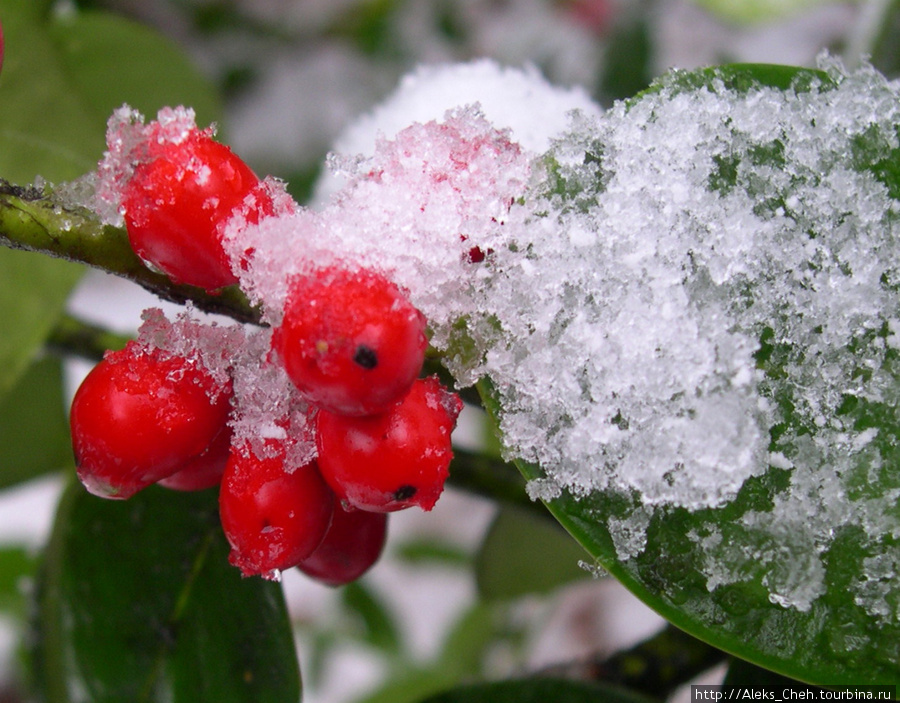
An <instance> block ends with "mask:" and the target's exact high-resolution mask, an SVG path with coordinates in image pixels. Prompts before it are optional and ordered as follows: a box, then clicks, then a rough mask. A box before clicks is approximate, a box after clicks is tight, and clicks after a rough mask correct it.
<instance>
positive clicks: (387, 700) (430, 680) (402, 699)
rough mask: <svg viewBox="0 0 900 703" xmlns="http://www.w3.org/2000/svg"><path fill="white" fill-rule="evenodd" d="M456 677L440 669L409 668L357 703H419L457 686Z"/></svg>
mask: <svg viewBox="0 0 900 703" xmlns="http://www.w3.org/2000/svg"><path fill="white" fill-rule="evenodd" d="M456 681H457V679H456V676H455V674H452V673H450V672H447V671H445V670H444V669H441V668H439V667H435V668H430V667H426V668H421V669H416V668H409V669H406V670H405V671H404V672H403V674H402V675H401V676H399V677H397V678H394V679H391V680H390V681H388V682H387V683H385V684H384V685H383V686H381V687H380V688H378V689H377V690H375V691H374V692H372V693H370V694H367V695H366V696H363V697H362V698H360V699H359V700H358V701H357V703H417V702H418V701H421V700H422V699H423V698H424V697H425V696H430V695H432V694H434V693H436V692H437V691H442V690H444V689H446V688H448V687H450V686H453V685H455V684H456Z"/></svg>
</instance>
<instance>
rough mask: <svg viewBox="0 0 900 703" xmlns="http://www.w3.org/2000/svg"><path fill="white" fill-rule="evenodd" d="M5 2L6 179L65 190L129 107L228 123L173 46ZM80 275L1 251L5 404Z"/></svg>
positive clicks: (1, 112)
mask: <svg viewBox="0 0 900 703" xmlns="http://www.w3.org/2000/svg"><path fill="white" fill-rule="evenodd" d="M52 5H54V3H46V2H34V0H0V17H2V19H3V31H4V39H5V57H4V65H3V72H2V74H0V178H2V179H5V180H7V181H9V182H13V183H19V184H26V183H31V182H32V181H33V180H34V179H35V178H36V177H38V176H40V177H43V178H44V179H45V180H47V181H50V182H55V183H58V182H61V181H65V180H70V179H73V178H76V177H78V176H81V175H82V174H84V173H86V172H88V171H91V170H92V169H94V168H95V167H96V164H97V161H98V159H99V158H100V157H101V156H102V154H103V149H104V146H105V144H104V135H105V131H106V120H107V118H108V117H109V115H110V113H111V111H112V110H113V108H115V107H117V106H119V105H121V104H122V103H125V102H128V103H130V104H132V105H133V106H134V107H136V108H138V109H140V110H143V111H145V112H146V113H149V114H155V112H156V110H158V109H159V108H160V107H163V106H165V105H175V104H186V105H193V106H195V108H196V109H197V111H198V120H199V121H200V122H202V123H205V122H209V121H213V120H216V119H217V118H218V117H219V115H220V114H221V110H220V105H219V101H218V98H217V96H216V93H215V91H214V90H213V88H212V86H211V85H210V84H209V82H208V81H206V80H205V79H204V78H203V77H202V76H201V75H200V74H199V73H198V71H197V70H196V69H194V68H193V67H192V66H191V64H190V62H189V61H188V59H187V57H186V56H185V55H184V54H183V52H181V51H179V50H178V49H177V48H176V47H175V46H173V45H172V44H171V43H170V42H169V41H167V40H165V39H163V38H161V37H159V36H157V35H155V34H153V33H152V32H151V31H150V30H148V29H146V28H143V27H140V26H138V25H136V24H134V23H133V22H130V21H128V20H125V19H122V18H120V17H116V16H113V15H108V14H104V13H100V12H82V11H78V10H74V9H72V10H70V11H67V12H56V11H54V10H53V9H52V7H51V6H52ZM80 272H81V269H80V268H79V267H77V266H73V265H72V264H67V263H64V262H60V261H55V260H49V259H45V258H42V257H38V256H34V255H29V254H24V253H20V252H10V251H7V250H2V251H0V332H2V334H0V396H2V395H3V393H5V392H6V391H8V390H9V388H10V387H11V386H12V384H13V382H14V381H15V379H16V378H17V376H18V375H19V374H20V373H22V372H23V371H24V369H25V368H26V366H27V365H28V362H29V360H30V359H31V358H32V356H33V355H34V353H35V351H36V350H37V349H38V348H39V347H40V345H41V344H42V342H43V340H44V339H45V338H46V336H47V333H48V332H49V330H50V328H51V327H52V326H53V324H54V323H55V321H56V320H57V318H58V316H59V314H60V311H61V310H62V308H63V306H64V304H65V301H66V300H67V298H68V296H69V293H70V291H71V289H72V287H73V286H74V285H75V283H76V282H77V280H78V278H79V275H80Z"/></svg>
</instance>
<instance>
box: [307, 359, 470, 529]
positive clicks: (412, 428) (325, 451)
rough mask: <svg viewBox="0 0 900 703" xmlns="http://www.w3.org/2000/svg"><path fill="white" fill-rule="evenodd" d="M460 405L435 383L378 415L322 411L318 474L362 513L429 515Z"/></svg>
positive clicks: (418, 385)
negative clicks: (409, 510) (409, 511)
mask: <svg viewBox="0 0 900 703" xmlns="http://www.w3.org/2000/svg"><path fill="white" fill-rule="evenodd" d="M461 410H462V401H461V400H460V399H459V396H457V395H456V394H455V393H451V392H450V391H448V390H446V389H445V388H444V387H443V386H442V385H441V384H440V382H439V381H438V380H437V378H434V377H431V378H425V379H420V380H417V381H416V382H415V383H414V384H413V386H412V388H411V389H410V391H409V393H408V394H407V395H406V396H405V397H404V398H403V400H402V401H401V402H400V403H398V404H396V405H395V406H393V407H392V408H391V409H390V410H388V411H387V412H385V413H382V414H379V415H369V416H365V417H350V416H346V415H338V414H335V413H330V412H324V411H323V412H319V414H318V417H317V422H316V446H317V448H318V451H319V459H318V461H319V469H320V471H321V472H322V476H324V478H325V480H326V481H327V482H328V484H329V485H330V486H331V487H332V489H333V490H334V492H335V493H336V494H337V495H338V496H339V497H340V498H341V499H342V500H343V501H345V502H346V503H347V504H348V505H350V506H353V507H355V508H359V509H360V510H369V511H373V512H392V511H395V510H401V509H403V508H408V507H410V506H413V505H417V506H419V507H420V508H422V509H423V510H431V508H432V507H434V504H435V503H436V502H437V499H438V498H439V497H440V495H441V491H443V488H444V481H445V480H446V478H447V475H448V467H449V465H450V459H451V458H452V456H453V451H452V449H451V444H450V434H451V432H452V431H453V428H454V427H455V425H456V418H457V417H458V415H459V413H460V411H461Z"/></svg>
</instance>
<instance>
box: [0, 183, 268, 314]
mask: <svg viewBox="0 0 900 703" xmlns="http://www.w3.org/2000/svg"><path fill="white" fill-rule="evenodd" d="M0 245H2V246H6V247H9V248H11V249H24V250H27V251H34V252H39V253H42V254H46V255H48V256H54V257H57V258H61V259H67V260H69V261H77V262H81V263H83V264H87V265H89V266H94V267H96V268H100V269H103V270H104V271H107V272H109V273H113V274H116V275H118V276H122V277H123V278H127V279H129V280H131V281H134V282H135V283H137V284H138V285H140V286H142V287H144V288H146V289H147V290H148V291H150V292H151V293H153V294H154V295H156V296H158V297H160V298H162V299H164V300H168V301H171V302H174V303H178V304H184V303H187V302H188V301H191V302H193V303H194V305H195V306H196V307H197V308H198V309H199V310H203V311H204V312H210V313H216V314H220V315H227V316H228V317H231V318H233V319H235V320H237V321H239V322H251V323H256V324H259V319H260V318H259V311H258V310H256V309H254V308H252V307H250V305H249V303H248V302H247V298H246V297H245V296H244V294H243V293H242V292H241V291H240V290H239V289H238V288H237V287H236V286H231V287H229V288H225V289H223V290H222V291H221V292H220V293H218V294H211V293H208V292H206V291H205V290H203V289H202V288H196V287H194V286H187V285H181V284H175V283H173V282H172V281H171V280H169V278H168V277H167V276H165V275H164V274H161V273H157V272H155V271H153V270H151V269H149V268H148V267H147V266H146V265H145V264H144V262H143V261H141V259H140V258H139V257H138V256H137V255H136V254H135V253H134V252H133V251H132V249H131V245H130V244H129V242H128V236H127V235H126V233H125V231H124V230H123V229H121V228H118V227H112V226H110V225H105V224H103V223H102V222H100V220H99V219H98V218H97V216H96V215H95V214H94V213H92V212H91V211H89V210H87V209H86V208H77V207H69V206H64V205H62V204H60V203H58V202H55V201H54V200H53V198H52V197H49V196H48V195H47V194H45V193H43V192H42V191H39V190H37V189H34V188H21V187H19V186H15V185H12V184H10V183H8V182H7V181H5V180H2V179H0Z"/></svg>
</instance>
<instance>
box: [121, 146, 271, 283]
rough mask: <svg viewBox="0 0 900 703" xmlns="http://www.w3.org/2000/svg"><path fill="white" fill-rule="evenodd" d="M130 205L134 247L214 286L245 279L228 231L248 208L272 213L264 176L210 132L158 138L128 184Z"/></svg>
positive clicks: (176, 272)
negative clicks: (227, 244)
mask: <svg viewBox="0 0 900 703" xmlns="http://www.w3.org/2000/svg"><path fill="white" fill-rule="evenodd" d="M122 207H123V208H124V211H125V227H126V229H127V231H128V238H129V240H130V241H131V246H132V248H133V249H134V251H135V252H136V253H137V255H138V256H140V257H141V258H142V259H143V260H144V261H147V262H148V263H150V264H151V265H153V266H155V267H156V268H158V269H160V270H161V271H163V272H164V273H166V274H167V275H168V276H169V277H170V278H171V279H172V280H173V281H175V282H176V283H188V284H191V285H194V286H200V287H201V288H206V289H207V290H214V289H218V288H221V287H223V286H227V285H231V284H233V283H236V282H237V278H236V277H235V275H234V274H233V273H232V270H231V263H230V260H229V257H228V254H227V253H226V252H225V249H224V248H223V245H222V235H223V232H224V228H225V226H226V224H227V222H228V220H229V219H230V218H231V217H232V216H233V215H235V214H238V213H241V214H243V216H244V217H245V218H246V219H247V221H248V222H256V221H258V220H259V217H260V216H261V215H265V214H271V212H272V208H273V205H272V202H271V198H270V197H269V196H268V194H267V193H266V190H265V188H264V186H263V184H262V183H261V182H260V180H259V179H258V178H257V177H256V175H255V174H254V173H253V171H251V170H250V167H249V166H247V164H245V163H244V162H243V161H242V160H241V159H240V158H239V157H238V156H237V155H235V154H234V153H233V152H232V151H231V149H229V148H228V147H227V146H225V145H224V144H220V143H219V142H216V141H214V140H213V139H212V138H211V137H210V136H208V135H207V134H206V133H204V132H200V131H195V132H192V133H190V134H189V135H188V136H187V137H186V138H185V139H184V140H183V141H181V142H179V143H174V142H163V143H162V144H157V143H153V144H152V145H150V146H149V147H148V149H147V155H146V158H145V160H143V161H142V162H141V163H140V164H139V165H138V166H137V167H136V168H135V171H134V174H133V175H132V177H131V179H130V180H129V181H128V183H127V184H126V186H125V189H124V193H123V198H122Z"/></svg>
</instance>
